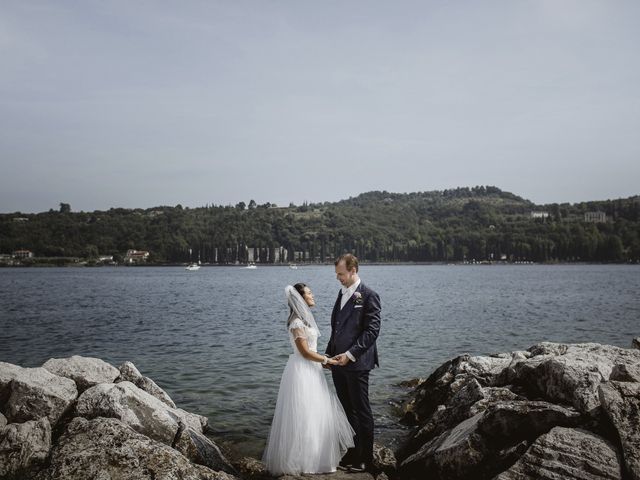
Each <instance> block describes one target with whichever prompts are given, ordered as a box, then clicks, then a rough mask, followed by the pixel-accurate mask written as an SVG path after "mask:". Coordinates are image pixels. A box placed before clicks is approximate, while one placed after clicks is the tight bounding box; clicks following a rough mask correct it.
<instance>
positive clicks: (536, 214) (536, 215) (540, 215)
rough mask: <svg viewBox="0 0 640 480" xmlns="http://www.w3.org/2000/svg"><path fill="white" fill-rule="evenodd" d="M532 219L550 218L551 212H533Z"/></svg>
mask: <svg viewBox="0 0 640 480" xmlns="http://www.w3.org/2000/svg"><path fill="white" fill-rule="evenodd" d="M531 218H549V212H531Z"/></svg>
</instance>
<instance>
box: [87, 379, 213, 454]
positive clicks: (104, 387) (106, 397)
mask: <svg viewBox="0 0 640 480" xmlns="http://www.w3.org/2000/svg"><path fill="white" fill-rule="evenodd" d="M76 414H77V415H78V416H80V417H85V418H89V419H91V418H96V417H111V418H117V419H118V420H121V421H122V422H124V423H125V424H127V425H129V426H130V427H132V428H133V429H134V430H135V431H137V432H139V433H142V434H143V435H146V436H148V437H149V438H152V439H154V440H158V441H160V442H162V443H164V444H166V445H172V444H173V442H174V440H175V438H176V434H177V433H178V431H179V430H180V428H181V426H183V427H185V428H186V427H188V428H191V429H193V430H195V431H197V432H199V433H202V432H203V430H204V426H205V425H206V418H205V417H202V416H200V415H194V414H192V413H188V412H185V411H184V410H181V409H178V408H170V407H169V406H167V405H166V404H164V403H162V402H161V401H160V400H158V399H157V398H155V397H153V396H152V395H150V394H148V393H147V392H145V391H143V390H141V389H139V388H138V387H136V386H135V385H134V384H133V383H131V382H120V383H102V384H99V385H96V386H95V387H91V388H90V389H88V390H87V391H85V392H84V393H83V394H82V395H81V396H80V398H79V399H78V403H77V405H76Z"/></svg>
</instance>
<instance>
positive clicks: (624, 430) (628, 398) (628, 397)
mask: <svg viewBox="0 0 640 480" xmlns="http://www.w3.org/2000/svg"><path fill="white" fill-rule="evenodd" d="M599 393H600V402H601V403H602V409H603V410H604V412H605V414H606V416H607V417H608V418H609V420H610V421H611V423H612V424H613V426H614V428H615V430H616V431H617V433H618V438H619V440H620V444H621V445H622V452H623V456H624V463H625V466H626V470H627V473H628V475H629V477H630V478H632V479H634V480H640V383H627V382H616V381H612V382H608V383H603V384H601V385H600V391H599Z"/></svg>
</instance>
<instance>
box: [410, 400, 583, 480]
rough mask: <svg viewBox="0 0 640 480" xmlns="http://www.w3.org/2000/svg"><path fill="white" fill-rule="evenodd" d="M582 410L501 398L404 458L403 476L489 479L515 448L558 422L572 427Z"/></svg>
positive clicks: (508, 459)
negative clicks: (577, 410)
mask: <svg viewBox="0 0 640 480" xmlns="http://www.w3.org/2000/svg"><path fill="white" fill-rule="evenodd" d="M579 419H580V414H579V413H578V412H576V411H575V410H573V409H571V408H564V407H561V406H558V405H553V404H550V403H547V402H540V401H538V402H535V401H526V400H513V401H499V402H496V403H495V404H493V405H490V406H488V408H486V409H485V410H484V411H482V412H481V413H478V414H476V415H474V416H472V417H470V418H467V419H466V420H464V421H462V422H460V423H458V424H457V425H456V426H455V427H453V428H451V429H449V430H447V431H445V432H443V433H442V434H440V435H438V436H437V437H435V438H433V439H432V440H430V441H428V442H427V443H425V444H424V445H423V446H422V447H421V448H420V449H419V450H418V451H417V452H416V453H414V454H412V455H410V456H409V457H408V458H406V459H404V461H402V463H401V465H400V473H401V475H402V476H403V477H404V478H415V479H418V478H424V477H428V478H433V479H447V480H454V479H468V478H486V477H487V475H490V474H491V473H493V474H495V473H497V472H499V471H500V470H501V468H502V466H503V465H504V464H506V463H508V462H510V461H512V458H513V451H514V449H516V450H518V449H519V448H521V447H520V446H521V444H522V442H531V441H533V440H535V438H537V437H538V436H539V435H540V434H542V433H545V432H548V431H549V430H550V429H551V428H553V427H554V426H556V425H567V426H572V425H575V424H576V423H578V421H579Z"/></svg>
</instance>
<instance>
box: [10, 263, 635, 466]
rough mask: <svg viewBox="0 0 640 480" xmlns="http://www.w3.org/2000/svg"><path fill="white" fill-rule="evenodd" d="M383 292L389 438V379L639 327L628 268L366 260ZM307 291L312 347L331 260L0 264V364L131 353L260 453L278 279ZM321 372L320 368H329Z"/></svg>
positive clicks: (379, 395) (324, 318)
mask: <svg viewBox="0 0 640 480" xmlns="http://www.w3.org/2000/svg"><path fill="white" fill-rule="evenodd" d="M360 273H361V277H362V279H363V281H364V282H365V283H367V284H368V285H369V286H370V287H372V288H374V289H375V290H376V291H378V293H379V294H380V296H381V298H382V306H383V323H382V332H381V336H380V339H379V341H378V345H379V350H380V359H381V364H382V367H381V368H380V369H376V370H375V371H374V373H373V374H372V379H371V383H372V386H371V397H372V401H373V404H374V409H375V414H376V418H377V433H376V435H377V437H378V439H379V440H382V441H385V442H391V440H392V438H393V437H394V436H395V435H397V434H398V431H397V427H395V426H394V416H393V412H392V408H391V407H390V406H389V405H390V402H391V401H392V400H393V398H394V397H397V396H398V395H401V393H402V392H401V391H400V389H398V388H397V387H396V386H395V385H396V384H397V383H398V382H400V381H402V380H407V379H410V378H414V377H417V376H425V375H427V374H428V373H429V372H430V371H432V369H433V368H435V367H436V366H438V365H439V364H440V363H442V362H443V361H445V360H447V359H449V358H451V357H453V356H456V355H458V354H460V353H463V352H469V353H472V354H488V353H494V352H502V351H509V350H515V349H524V348H528V347H529V346H531V345H533V344H534V343H537V342H539V341H541V340H552V341H559V342H588V341H595V342H604V343H610V344H613V345H619V346H624V347H627V346H629V344H630V341H631V339H632V337H633V336H637V335H639V334H640V328H639V326H640V322H639V320H640V296H639V295H638V292H640V267H638V266H610V265H586V266H585V265H579V266H574V265H572V266H566V265H564V266H533V265H528V266H524V265H523V266H453V265H452V266H445V265H442V266H364V267H362V268H361V271H360ZM297 281H304V282H306V283H308V284H309V285H310V286H311V287H312V289H313V291H314V294H315V297H316V302H317V303H318V306H317V307H316V309H315V315H316V320H317V322H318V325H319V326H320V329H321V332H322V335H323V337H321V338H320V340H319V343H320V348H322V349H323V348H324V346H325V344H326V340H327V338H328V334H329V316H330V310H331V308H332V306H333V302H334V300H335V297H336V294H337V292H338V288H339V284H338V283H337V281H336V280H335V278H334V274H333V266H318V267H300V268H299V269H298V270H291V269H289V268H286V267H260V268H258V269H257V270H246V269H243V268H241V267H209V268H207V267H203V268H202V269H201V270H200V271H197V272H187V271H185V270H184V269H183V268H179V267H167V268H124V267H119V268H94V269H89V268H86V269H83V268H66V269H0V328H1V330H0V361H5V362H10V363H15V364H19V365H22V366H39V365H41V364H42V363H44V362H45V361H46V360H47V359H49V358H51V357H66V356H70V355H73V354H79V355H86V356H93V357H100V358H103V359H104V360H106V361H108V362H110V363H112V364H113V365H116V366H118V365H120V364H121V363H122V362H124V361H125V360H131V361H132V362H134V363H135V364H136V366H137V367H138V368H139V370H140V371H141V372H142V373H143V374H144V375H147V376H149V377H151V378H153V379H154V380H155V381H156V382H157V383H158V384H159V385H160V386H162V387H163V388H164V389H165V390H167V391H168V393H169V394H170V395H171V397H172V398H173V399H174V400H175V401H176V403H177V404H178V405H179V406H180V407H182V408H185V409H187V410H190V411H194V412H197V413H200V414H203V415H206V416H208V417H209V419H210V423H211V425H212V426H213V434H212V435H213V436H214V438H218V439H224V440H225V441H227V442H231V443H233V444H235V445H236V447H237V448H238V449H240V450H241V451H242V452H243V453H245V454H250V455H254V456H259V455H260V454H261V451H262V448H263V446H264V439H265V437H266V435H267V431H268V427H269V424H270V420H271V414H272V410H273V407H274V403H275V399H276V395H277V388H278V383H279V378H280V374H281V372H282V369H283V367H284V364H285V362H286V359H287V356H288V355H289V353H290V351H289V348H290V347H289V343H288V340H287V337H286V327H285V323H286V318H287V313H288V312H287V307H286V304H285V299H284V287H285V285H287V284H288V283H295V282H297ZM327 379H328V380H329V381H330V376H327Z"/></svg>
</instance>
